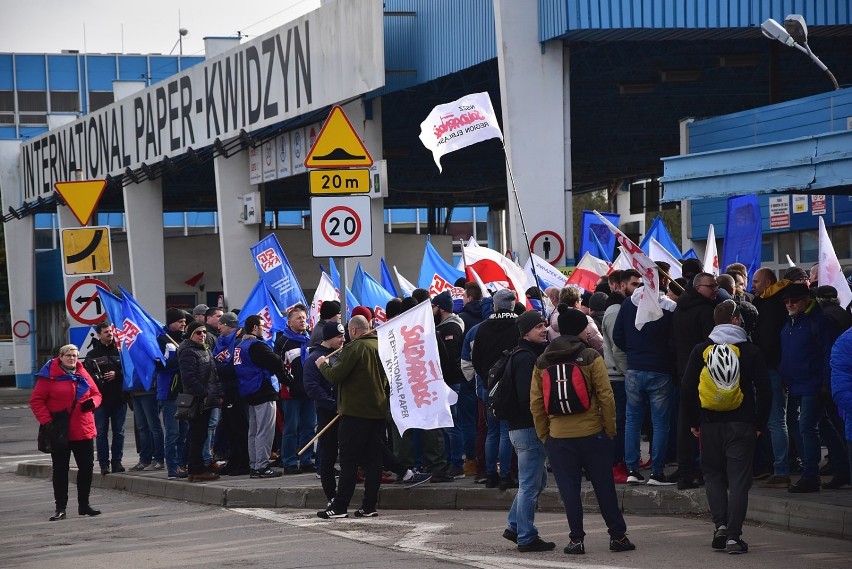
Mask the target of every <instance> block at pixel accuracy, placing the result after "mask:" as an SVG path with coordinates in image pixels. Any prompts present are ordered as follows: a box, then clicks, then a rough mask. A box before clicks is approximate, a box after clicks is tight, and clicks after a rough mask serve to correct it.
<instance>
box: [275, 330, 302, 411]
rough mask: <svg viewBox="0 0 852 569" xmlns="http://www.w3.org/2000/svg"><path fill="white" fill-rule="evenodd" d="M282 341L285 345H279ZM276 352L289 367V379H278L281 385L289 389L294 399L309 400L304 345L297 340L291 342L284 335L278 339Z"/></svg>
mask: <svg viewBox="0 0 852 569" xmlns="http://www.w3.org/2000/svg"><path fill="white" fill-rule="evenodd" d="M282 339H283V343H279V341H280V340H282ZM309 343H310V341H309ZM275 351H276V353H278V354H279V355H280V356H281V359H282V360H284V365H285V366H287V369H288V371H289V372H290V373H289V375H288V377H281V376H279V377H278V379H279V380H281V384H282V385H284V386H286V387H287V391H288V392H289V394H290V397H292V398H293V399H296V398H302V399H305V398H307V397H308V394H307V393H305V385H304V383H303V373H304V370H303V369H302V365H303V364H302V355H301V354H302V344H301V343H299V342H297V341H296V340H291V339H289V338H287V337H286V336H284V335H283V334H282V335H281V336H279V337H278V340H276V347H275ZM306 359H307V358H306ZM285 399H286V396H285Z"/></svg>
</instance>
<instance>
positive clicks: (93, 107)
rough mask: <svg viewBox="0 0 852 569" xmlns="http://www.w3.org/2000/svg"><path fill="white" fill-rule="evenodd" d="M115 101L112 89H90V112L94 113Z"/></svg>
mask: <svg viewBox="0 0 852 569" xmlns="http://www.w3.org/2000/svg"><path fill="white" fill-rule="evenodd" d="M112 103H113V94H112V92H110V91H89V112H90V113H93V112H95V111H97V110H98V109H102V108H104V107H106V106H107V105H111V104H112Z"/></svg>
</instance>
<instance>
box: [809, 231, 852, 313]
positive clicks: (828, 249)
mask: <svg viewBox="0 0 852 569" xmlns="http://www.w3.org/2000/svg"><path fill="white" fill-rule="evenodd" d="M818 271H819V272H818V275H819V276H818V278H817V280H818V281H819V284H821V285H829V286H833V287H834V288H835V289H836V290H837V300H838V301H839V302H840V306H842V307H843V308H846V307H847V306H849V303H850V302H852V290H850V289H849V283H848V282H847V281H846V278H845V277H844V276H843V269H842V268H841V267H840V262H839V261H838V260H837V253H835V252H834V245H832V244H831V239H829V237H828V231H826V229H825V222H824V221H823V220H822V216H820V217H819V269H818Z"/></svg>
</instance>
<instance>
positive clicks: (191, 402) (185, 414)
mask: <svg viewBox="0 0 852 569" xmlns="http://www.w3.org/2000/svg"><path fill="white" fill-rule="evenodd" d="M198 403H199V401H198V398H197V397H196V396H195V395H193V394H192V393H179V394H178V396H177V398H176V399H175V405H176V406H177V410H176V411H175V419H177V420H178V421H192V420H193V419H195V418H196V417H197V416H198V407H199V405H198Z"/></svg>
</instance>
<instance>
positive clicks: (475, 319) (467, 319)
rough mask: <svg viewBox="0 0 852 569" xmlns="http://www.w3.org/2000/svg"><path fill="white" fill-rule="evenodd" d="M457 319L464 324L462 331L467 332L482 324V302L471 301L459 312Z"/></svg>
mask: <svg viewBox="0 0 852 569" xmlns="http://www.w3.org/2000/svg"><path fill="white" fill-rule="evenodd" d="M459 318H461V319H462V322H464V331H465V333H467V331H468V330H470V329H471V328H473V327H474V326H476V325H477V324H479V323H480V322H482V318H483V317H482V301H481V300H471V301H470V302H468V303H467V304H465V305H464V307H463V308H462V309H461V312H459Z"/></svg>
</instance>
